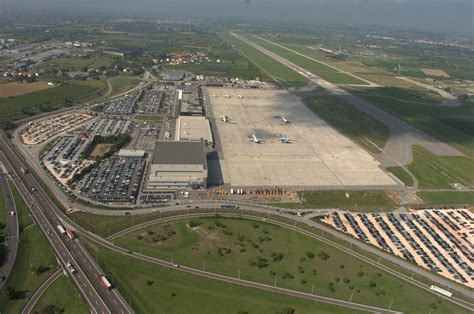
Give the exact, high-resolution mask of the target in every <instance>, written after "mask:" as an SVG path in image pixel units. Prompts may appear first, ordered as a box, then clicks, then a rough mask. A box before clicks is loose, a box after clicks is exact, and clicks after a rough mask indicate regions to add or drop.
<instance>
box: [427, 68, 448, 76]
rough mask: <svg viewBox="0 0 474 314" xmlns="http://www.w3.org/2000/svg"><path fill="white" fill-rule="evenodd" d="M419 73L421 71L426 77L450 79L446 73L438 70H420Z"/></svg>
mask: <svg viewBox="0 0 474 314" xmlns="http://www.w3.org/2000/svg"><path fill="white" fill-rule="evenodd" d="M421 71H423V73H424V74H425V75H428V76H436V77H450V76H449V74H448V73H446V72H445V71H443V70H440V69H427V68H421Z"/></svg>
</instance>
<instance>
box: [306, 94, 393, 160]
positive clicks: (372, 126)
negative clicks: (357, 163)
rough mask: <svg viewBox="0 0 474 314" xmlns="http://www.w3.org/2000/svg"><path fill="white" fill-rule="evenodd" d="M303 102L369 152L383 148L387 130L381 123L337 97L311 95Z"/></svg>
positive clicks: (378, 151)
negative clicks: (311, 96)
mask: <svg viewBox="0 0 474 314" xmlns="http://www.w3.org/2000/svg"><path fill="white" fill-rule="evenodd" d="M305 104H306V106H308V108H310V109H311V110H312V111H313V112H314V113H316V114H317V115H318V116H319V117H320V118H322V119H324V120H326V121H327V122H328V123H329V124H330V125H332V126H333V127H334V128H336V129H337V130H338V131H339V132H341V133H342V134H344V135H345V136H347V137H349V138H350V139H352V140H353V141H354V142H356V143H357V144H359V145H360V146H362V147H363V148H365V149H366V150H368V151H370V152H371V153H380V149H379V148H382V149H383V147H384V146H385V143H386V142H387V139H388V136H389V131H388V128H387V127H386V126H385V125H384V124H383V123H381V122H379V121H378V120H375V119H374V118H372V117H370V116H369V115H367V114H366V113H364V112H362V111H361V110H359V109H357V108H355V107H354V106H352V105H350V104H348V103H346V102H345V101H344V100H342V99H340V98H338V97H332V96H321V97H313V98H310V99H307V100H306V101H305ZM374 144H375V145H374Z"/></svg>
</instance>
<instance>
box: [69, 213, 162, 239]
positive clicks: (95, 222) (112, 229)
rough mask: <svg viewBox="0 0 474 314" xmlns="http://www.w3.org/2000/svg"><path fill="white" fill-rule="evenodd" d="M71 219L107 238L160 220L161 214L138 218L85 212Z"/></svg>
mask: <svg viewBox="0 0 474 314" xmlns="http://www.w3.org/2000/svg"><path fill="white" fill-rule="evenodd" d="M69 218H71V219H72V220H74V221H75V222H76V223H78V224H79V225H81V226H82V227H83V228H86V229H87V230H89V231H91V232H93V233H96V234H98V235H101V236H103V237H107V236H109V235H111V234H114V233H116V232H118V231H120V230H123V229H125V228H128V227H131V226H134V225H138V224H141V223H144V222H147V221H149V220H153V219H158V218H160V214H159V213H151V214H144V215H137V216H125V211H124V215H123V216H121V217H120V216H103V215H94V214H89V213H84V212H75V213H72V214H70V215H69Z"/></svg>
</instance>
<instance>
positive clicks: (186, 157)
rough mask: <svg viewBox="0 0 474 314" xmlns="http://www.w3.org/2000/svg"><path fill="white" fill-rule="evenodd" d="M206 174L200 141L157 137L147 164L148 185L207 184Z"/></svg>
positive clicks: (155, 187) (157, 187) (162, 187)
mask: <svg viewBox="0 0 474 314" xmlns="http://www.w3.org/2000/svg"><path fill="white" fill-rule="evenodd" d="M207 176H208V168H207V157H206V148H205V144H204V142H203V141H200V142H197V141H158V142H157V143H156V147H155V151H154V154H153V159H152V161H151V164H150V173H149V177H148V182H147V189H149V190H170V189H178V188H187V187H192V188H200V187H206V186H207Z"/></svg>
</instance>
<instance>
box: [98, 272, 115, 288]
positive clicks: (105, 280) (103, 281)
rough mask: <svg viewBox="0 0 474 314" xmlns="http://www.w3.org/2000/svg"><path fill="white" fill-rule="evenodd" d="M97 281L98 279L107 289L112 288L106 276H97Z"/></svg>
mask: <svg viewBox="0 0 474 314" xmlns="http://www.w3.org/2000/svg"><path fill="white" fill-rule="evenodd" d="M99 281H100V284H101V285H102V286H103V287H104V288H105V289H107V290H109V289H111V288H112V285H111V284H110V282H109V281H108V280H107V278H105V276H103V275H102V276H100V277H99Z"/></svg>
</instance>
